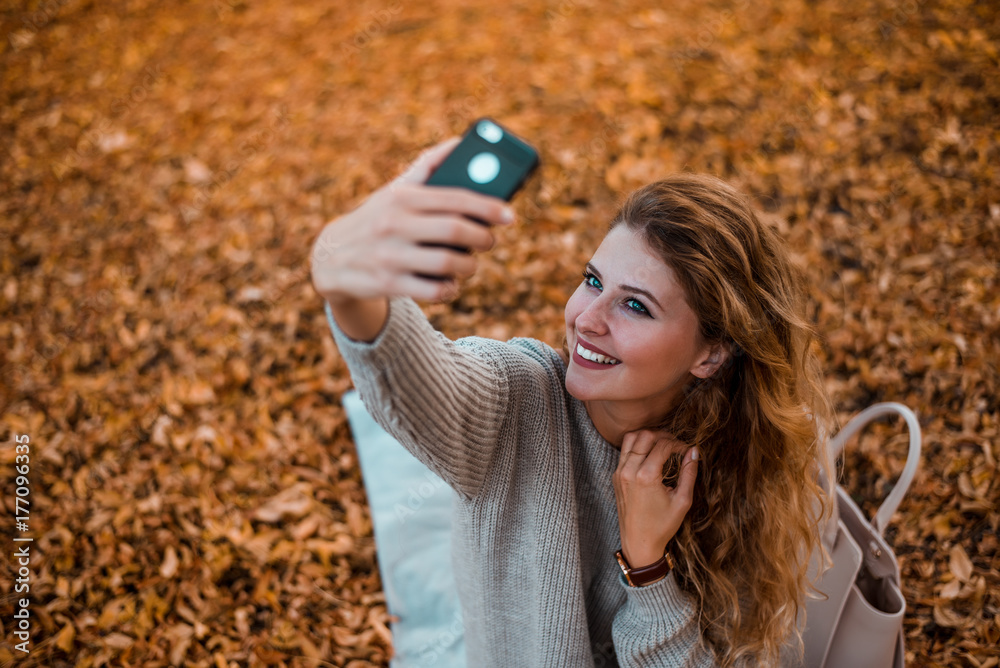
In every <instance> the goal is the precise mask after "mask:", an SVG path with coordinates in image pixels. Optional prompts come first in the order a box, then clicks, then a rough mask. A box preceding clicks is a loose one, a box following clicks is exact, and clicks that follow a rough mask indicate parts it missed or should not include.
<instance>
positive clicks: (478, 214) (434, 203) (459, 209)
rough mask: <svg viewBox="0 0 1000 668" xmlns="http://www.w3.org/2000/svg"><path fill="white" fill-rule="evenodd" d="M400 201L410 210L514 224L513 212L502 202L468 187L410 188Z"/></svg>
mask: <svg viewBox="0 0 1000 668" xmlns="http://www.w3.org/2000/svg"><path fill="white" fill-rule="evenodd" d="M400 201H401V202H402V203H403V204H404V205H405V206H408V207H409V208H410V209H412V210H413V211H422V212H425V213H453V214H459V215H462V216H468V217H470V218H476V219H479V220H481V221H483V222H484V223H487V224H489V225H509V224H510V223H512V222H514V211H513V210H512V209H511V208H510V207H509V206H507V203H506V202H504V201H503V200H502V199H500V198H499V197H492V196H490V195H483V194H480V193H477V192H473V191H472V190H468V189H467V188H452V187H447V186H418V187H411V188H407V189H405V190H404V191H401V192H400Z"/></svg>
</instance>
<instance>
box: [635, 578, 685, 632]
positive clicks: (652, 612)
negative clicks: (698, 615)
mask: <svg viewBox="0 0 1000 668" xmlns="http://www.w3.org/2000/svg"><path fill="white" fill-rule="evenodd" d="M618 582H620V583H621V586H622V587H623V588H624V589H625V591H626V592H627V595H628V600H629V602H630V603H631V604H632V610H633V612H634V614H635V615H636V617H638V618H639V619H641V620H642V621H648V622H662V621H663V619H664V616H665V615H664V613H667V614H670V613H674V614H678V613H680V616H682V617H688V616H691V615H693V614H694V605H693V604H692V603H691V599H690V598H689V597H688V595H687V594H685V593H684V592H683V591H681V588H680V587H679V586H678V584H677V580H676V579H675V578H674V572H673V571H670V572H669V573H667V576H666V577H665V578H663V579H662V580H657V581H656V582H654V583H653V584H650V585H646V586H644V587H632V586H631V585H629V583H628V580H626V579H625V574H624V573H618Z"/></svg>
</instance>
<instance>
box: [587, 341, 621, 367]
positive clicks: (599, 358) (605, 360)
mask: <svg viewBox="0 0 1000 668" xmlns="http://www.w3.org/2000/svg"><path fill="white" fill-rule="evenodd" d="M576 352H577V353H578V354H579V355H580V357H582V358H583V359H587V360H590V361H591V362H600V363H601V364H612V365H614V364H620V363H621V360H616V359H615V358H614V357H605V356H604V355H598V354H597V353H595V352H591V351H589V350H587V349H586V348H584V347H583V346H582V345H580V344H579V343H578V344H576Z"/></svg>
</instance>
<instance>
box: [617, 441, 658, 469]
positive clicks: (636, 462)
mask: <svg viewBox="0 0 1000 668" xmlns="http://www.w3.org/2000/svg"><path fill="white" fill-rule="evenodd" d="M632 433H633V434H635V436H634V438H633V441H632V446H631V448H629V451H628V452H625V444H624V442H622V454H620V455H619V456H618V470H619V471H620V472H621V474H622V476H624V477H625V478H626V479H630V480H634V479H635V476H636V474H637V473H638V471H639V469H640V468H641V467H642V464H643V462H645V461H646V457H648V456H649V453H650V451H651V450H652V449H653V446H654V445H656V434H655V433H654V432H651V431H648V430H645V429H643V430H640V431H637V432H632Z"/></svg>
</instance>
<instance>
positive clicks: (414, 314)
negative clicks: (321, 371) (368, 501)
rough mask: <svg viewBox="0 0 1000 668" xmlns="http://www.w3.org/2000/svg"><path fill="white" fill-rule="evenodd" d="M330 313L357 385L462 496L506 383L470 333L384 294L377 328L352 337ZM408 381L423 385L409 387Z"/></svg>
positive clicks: (487, 443)
mask: <svg viewBox="0 0 1000 668" xmlns="http://www.w3.org/2000/svg"><path fill="white" fill-rule="evenodd" d="M326 314H327V319H328V320H329V323H330V329H331V330H332V331H333V336H334V339H335V341H336V343H337V347H338V348H339V350H340V354H341V355H342V356H343V358H344V360H345V362H346V363H347V367H348V369H349V370H350V372H351V378H352V379H353V380H354V385H355V387H356V388H357V390H358V394H359V395H360V396H361V400H362V401H363V402H364V404H365V407H366V408H367V409H368V411H369V413H371V415H372V417H373V418H374V419H375V421H376V422H377V423H378V424H379V425H381V426H382V428H383V429H385V430H386V431H387V432H389V433H390V434H391V435H392V436H393V437H394V438H396V439H397V440H398V441H399V442H400V443H402V444H403V446H404V447H406V449H407V450H409V451H410V452H412V453H413V455H414V456H415V457H416V458H417V459H419V460H420V461H421V462H423V463H424V465H426V466H427V467H428V468H430V469H431V470H432V471H434V472H435V473H436V474H438V475H439V476H441V478H442V479H443V480H444V481H445V482H447V483H448V484H449V485H450V486H451V487H452V488H453V489H455V491H456V492H457V493H459V494H461V495H462V496H464V497H466V498H471V497H473V496H475V495H476V494H477V492H478V491H479V489H480V488H481V486H482V484H483V481H484V480H485V477H486V473H487V471H488V470H489V467H490V462H491V460H492V457H493V453H494V450H495V447H496V442H497V432H498V430H499V428H500V424H501V422H502V420H503V416H504V411H505V407H506V403H507V383H506V381H505V379H504V378H503V377H501V375H500V374H498V373H497V372H496V369H495V368H494V366H491V365H490V364H489V363H488V362H487V360H486V359H485V358H484V355H485V354H487V353H486V351H483V350H479V351H477V353H478V354H477V353H474V352H473V351H472V350H470V347H472V346H474V343H473V340H474V338H475V337H470V339H465V340H462V342H461V343H460V342H454V341H451V340H450V339H448V338H447V337H446V336H444V335H443V334H441V333H440V332H438V331H436V330H435V329H434V328H433V327H432V326H431V324H430V323H429V322H428V321H427V318H426V316H424V314H423V312H422V311H421V310H420V307H419V306H417V304H416V302H414V301H413V300H412V299H409V298H406V297H393V298H392V299H390V300H389V314H388V318H387V320H386V323H385V324H384V326H383V328H382V331H381V332H379V334H378V336H377V337H376V338H375V339H374V340H373V341H371V342H370V343H369V342H361V341H355V340H354V339H351V338H350V337H348V336H347V335H346V334H345V333H344V332H343V330H341V329H340V327H339V326H338V325H337V321H336V320H335V319H334V317H333V313H332V312H331V311H330V305H329V304H327V305H326ZM413 388H420V391H418V392H414V391H413Z"/></svg>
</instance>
